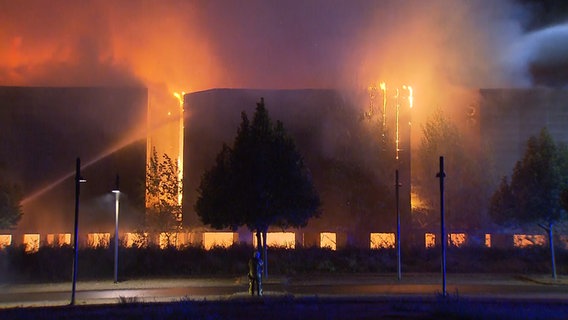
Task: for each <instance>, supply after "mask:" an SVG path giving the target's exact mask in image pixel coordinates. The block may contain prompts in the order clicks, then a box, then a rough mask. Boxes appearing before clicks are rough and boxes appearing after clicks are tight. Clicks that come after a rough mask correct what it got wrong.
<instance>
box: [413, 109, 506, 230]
mask: <svg viewBox="0 0 568 320" xmlns="http://www.w3.org/2000/svg"><path fill="white" fill-rule="evenodd" d="M422 132H423V136H422V140H421V144H420V146H419V148H418V150H417V159H418V161H416V163H415V164H416V171H415V172H416V174H415V176H414V179H415V180H414V181H415V182H416V184H415V186H414V189H415V192H416V193H417V194H418V196H419V198H420V200H421V202H422V203H424V204H425V208H423V211H422V212H417V210H415V211H414V213H415V215H414V216H415V218H416V219H417V222H419V223H420V224H421V227H425V226H427V225H430V224H433V223H435V222H437V221H438V216H439V212H438V211H437V210H438V206H439V198H440V195H439V188H438V187H437V184H438V181H437V179H436V178H435V177H436V174H437V173H438V171H439V162H438V161H439V157H440V156H444V158H445V160H446V161H445V171H446V176H447V178H446V179H445V184H446V212H447V214H446V219H447V220H446V221H447V222H448V225H449V226H450V227H453V228H458V227H459V228H462V229H465V230H469V231H475V230H478V229H481V228H482V227H484V226H486V223H487V222H488V220H489V219H488V213H487V207H486V206H484V205H479V204H486V203H488V202H489V199H490V196H491V194H490V192H491V191H490V190H492V189H493V186H494V183H495V182H494V180H495V179H494V177H493V174H492V173H491V172H492V169H491V168H492V166H491V165H490V159H489V158H488V156H487V154H489V153H488V152H482V149H483V146H482V145H481V143H478V142H477V141H475V140H472V139H468V138H469V137H468V136H467V135H464V133H463V132H462V131H461V130H460V129H459V128H458V127H457V126H456V125H455V124H454V123H453V122H451V121H450V119H448V118H447V117H445V116H444V114H443V113H442V112H441V111H437V112H436V113H434V114H433V116H431V117H430V118H429V119H428V121H427V122H426V123H425V124H424V125H423V127H422Z"/></svg>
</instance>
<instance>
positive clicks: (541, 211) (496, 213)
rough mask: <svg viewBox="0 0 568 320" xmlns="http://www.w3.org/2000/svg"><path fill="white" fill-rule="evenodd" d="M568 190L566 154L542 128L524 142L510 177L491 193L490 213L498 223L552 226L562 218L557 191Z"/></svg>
mask: <svg viewBox="0 0 568 320" xmlns="http://www.w3.org/2000/svg"><path fill="white" fill-rule="evenodd" d="M567 187H568V152H567V150H566V147H565V146H562V145H556V144H555V143H554V141H553V139H552V137H551V136H550V134H549V132H548V130H547V129H546V128H544V129H542V130H541V132H540V134H539V135H538V136H532V137H530V138H529V140H528V141H527V145H526V150H525V153H524V155H523V158H522V159H521V160H519V161H518V162H517V163H516V165H515V168H514V169H513V174H512V177H511V182H510V183H507V181H506V180H504V182H502V183H501V186H500V187H499V188H498V189H497V191H496V192H495V193H494V194H493V197H492V201H491V207H490V210H491V211H490V213H491V216H492V218H493V219H494V220H495V221H497V222H500V223H507V222H509V223H516V224H526V223H540V224H554V223H556V222H558V221H559V220H560V219H562V218H563V211H562V205H561V202H560V194H561V191H562V190H564V189H566V188H567Z"/></svg>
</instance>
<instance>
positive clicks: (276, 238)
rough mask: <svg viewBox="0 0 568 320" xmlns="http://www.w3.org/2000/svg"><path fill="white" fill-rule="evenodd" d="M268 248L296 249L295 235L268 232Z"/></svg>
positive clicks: (292, 233)
mask: <svg viewBox="0 0 568 320" xmlns="http://www.w3.org/2000/svg"><path fill="white" fill-rule="evenodd" d="M266 245H267V246H268V247H279V248H286V249H294V248H295V247H296V234H295V233H294V232H268V233H267V234H266Z"/></svg>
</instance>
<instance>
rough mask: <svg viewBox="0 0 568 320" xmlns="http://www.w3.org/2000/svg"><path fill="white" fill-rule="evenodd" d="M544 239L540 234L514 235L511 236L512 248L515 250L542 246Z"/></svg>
mask: <svg viewBox="0 0 568 320" xmlns="http://www.w3.org/2000/svg"><path fill="white" fill-rule="evenodd" d="M545 242H546V237H545V236H544V235H542V234H515V235H513V246H515V247H516V248H526V247H532V246H543V245H544V244H545Z"/></svg>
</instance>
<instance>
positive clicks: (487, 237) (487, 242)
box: [485, 233, 491, 248]
mask: <svg viewBox="0 0 568 320" xmlns="http://www.w3.org/2000/svg"><path fill="white" fill-rule="evenodd" d="M485 246H486V247H487V248H491V234H489V233H486V234H485Z"/></svg>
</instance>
